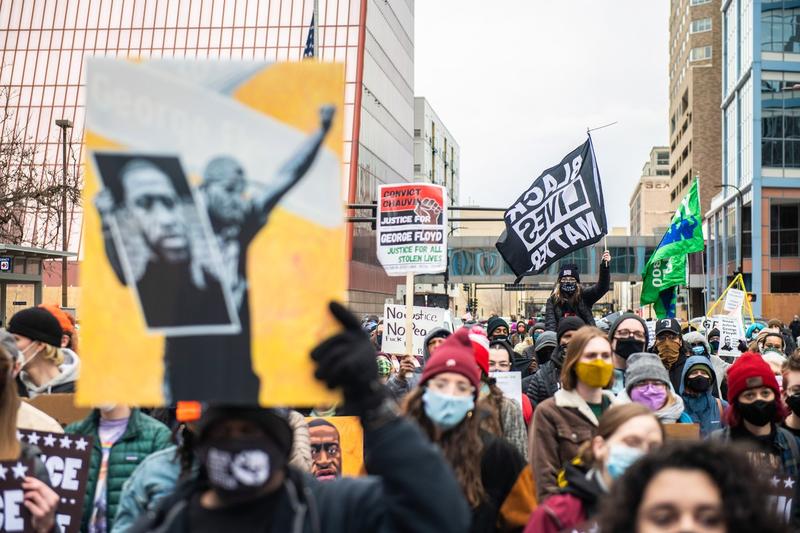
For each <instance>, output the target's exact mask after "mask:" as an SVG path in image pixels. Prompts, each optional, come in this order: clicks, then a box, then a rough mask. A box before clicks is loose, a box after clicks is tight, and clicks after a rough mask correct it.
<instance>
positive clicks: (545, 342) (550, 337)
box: [533, 331, 558, 352]
mask: <svg viewBox="0 0 800 533" xmlns="http://www.w3.org/2000/svg"><path fill="white" fill-rule="evenodd" d="M556 344H558V343H557V342H556V332H555V331H543V332H542V333H541V334H540V335H539V338H538V339H536V344H534V347H533V350H534V351H536V352H538V351H539V350H541V349H542V348H547V347H548V346H550V347H552V348H555V347H556Z"/></svg>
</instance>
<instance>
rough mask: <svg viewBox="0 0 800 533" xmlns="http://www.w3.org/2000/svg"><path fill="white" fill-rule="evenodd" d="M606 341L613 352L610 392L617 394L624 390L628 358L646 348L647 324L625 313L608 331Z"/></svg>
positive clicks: (636, 316) (639, 318)
mask: <svg viewBox="0 0 800 533" xmlns="http://www.w3.org/2000/svg"><path fill="white" fill-rule="evenodd" d="M608 341H609V342H610V343H611V349H612V350H613V351H614V385H613V386H612V387H611V392H613V393H614V394H619V393H620V392H621V391H623V390H624V389H625V370H626V369H627V368H628V363H627V361H628V357H630V356H631V355H632V354H635V353H638V352H643V351H645V349H646V348H647V345H648V341H649V335H648V331H647V324H646V323H645V321H644V320H642V318H641V317H640V316H639V315H636V314H634V313H625V314H623V315H621V316H620V317H619V318H618V319H617V320H616V322H614V323H613V324H612V325H611V329H609V330H608Z"/></svg>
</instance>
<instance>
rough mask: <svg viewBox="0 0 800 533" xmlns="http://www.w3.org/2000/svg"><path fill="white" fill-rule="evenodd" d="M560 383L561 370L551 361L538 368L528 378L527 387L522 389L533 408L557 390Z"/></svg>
mask: <svg viewBox="0 0 800 533" xmlns="http://www.w3.org/2000/svg"><path fill="white" fill-rule="evenodd" d="M560 383H561V368H559V367H557V366H556V364H555V363H554V362H553V360H552V359H551V360H550V361H547V362H546V363H545V364H543V365H542V366H540V367H539V370H538V371H537V372H536V373H535V374H534V375H533V376H530V381H528V385H527V386H526V387H524V390H525V394H526V395H527V396H528V398H530V399H531V403H532V404H533V405H534V406H535V405H538V404H540V403H542V402H543V401H545V400H546V399H548V398H550V397H551V396H552V395H553V394H555V393H556V391H557V390H558V389H559V387H560Z"/></svg>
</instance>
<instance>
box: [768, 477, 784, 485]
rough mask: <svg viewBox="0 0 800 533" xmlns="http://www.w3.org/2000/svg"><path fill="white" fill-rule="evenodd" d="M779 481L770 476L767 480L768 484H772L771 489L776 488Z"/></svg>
mask: <svg viewBox="0 0 800 533" xmlns="http://www.w3.org/2000/svg"><path fill="white" fill-rule="evenodd" d="M780 481H781V480H780V479H778V478H777V477H776V476H772V479H770V480H769V482H770V483H772V486H773V487H777V486H778V483H780Z"/></svg>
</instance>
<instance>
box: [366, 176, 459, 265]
mask: <svg viewBox="0 0 800 533" xmlns="http://www.w3.org/2000/svg"><path fill="white" fill-rule="evenodd" d="M377 227H378V231H377V232H376V235H377V239H378V243H377V249H378V259H379V260H380V262H381V265H383V268H384V270H386V274H388V275H389V276H404V275H406V274H408V273H409V272H413V273H415V274H438V273H441V272H444V271H445V270H446V269H447V189H445V188H444V187H442V186H441V185H429V184H425V183H413V184H406V185H381V186H380V188H379V190H378V224H377Z"/></svg>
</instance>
